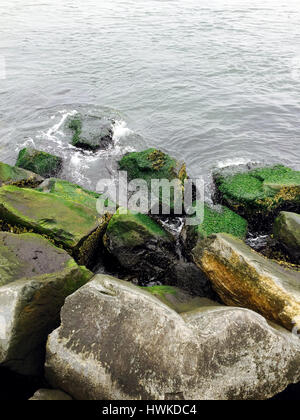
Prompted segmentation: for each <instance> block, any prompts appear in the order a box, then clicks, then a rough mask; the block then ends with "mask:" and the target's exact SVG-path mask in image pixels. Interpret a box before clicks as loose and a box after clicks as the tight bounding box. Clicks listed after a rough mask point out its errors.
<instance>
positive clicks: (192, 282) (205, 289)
mask: <svg viewBox="0 0 300 420" xmlns="http://www.w3.org/2000/svg"><path fill="white" fill-rule="evenodd" d="M162 283H163V284H165V285H170V286H176V287H179V288H180V289H182V290H185V291H187V292H189V293H192V294H193V295H197V296H198V297H206V298H209V299H212V300H218V299H219V298H218V296H217V294H216V292H215V291H214V290H213V288H212V284H211V282H210V281H209V279H208V278H207V276H206V275H205V274H204V273H203V271H202V270H200V269H199V268H198V267H197V266H196V265H195V264H194V263H192V262H185V261H178V262H176V263H175V264H174V265H172V266H171V267H170V268H169V269H168V270H167V271H166V272H165V274H164V277H163V279H162Z"/></svg>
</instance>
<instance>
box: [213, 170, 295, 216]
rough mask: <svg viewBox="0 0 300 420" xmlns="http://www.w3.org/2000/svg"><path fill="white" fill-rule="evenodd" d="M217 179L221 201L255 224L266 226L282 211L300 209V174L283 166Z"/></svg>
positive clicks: (224, 174)
mask: <svg viewBox="0 0 300 420" xmlns="http://www.w3.org/2000/svg"><path fill="white" fill-rule="evenodd" d="M214 179H215V183H216V186H217V189H218V192H219V195H220V197H221V201H222V202H224V203H226V204H227V205H228V206H229V207H230V208H232V209H233V210H234V211H236V212H237V213H239V214H241V215H242V216H244V217H246V218H248V219H249V220H250V221H251V222H252V223H254V224H259V223H261V224H265V223H266V221H267V219H269V218H271V219H273V217H274V215H276V214H277V213H278V212H279V211H280V210H289V209H295V210H296V209H299V208H300V171H294V170H292V169H290V168H287V167H285V166H283V165H275V166H270V167H264V168H258V169H252V170H250V171H247V172H237V173H234V174H228V173H226V172H225V173H222V172H219V173H216V174H215V175H214Z"/></svg>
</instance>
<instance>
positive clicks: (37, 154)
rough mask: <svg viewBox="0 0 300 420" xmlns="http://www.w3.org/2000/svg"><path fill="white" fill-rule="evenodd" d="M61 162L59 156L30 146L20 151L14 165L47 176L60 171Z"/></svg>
mask: <svg viewBox="0 0 300 420" xmlns="http://www.w3.org/2000/svg"><path fill="white" fill-rule="evenodd" d="M62 162H63V160H62V158H61V157H58V156H54V155H50V154H49V153H46V152H41V151H40V150H35V149H32V148H25V149H22V150H21V151H20V153H19V156H18V159H17V163H16V166H18V167H19V168H23V169H27V170H29V171H32V172H35V173H37V174H39V175H41V176H42V177H44V178H48V177H51V176H55V175H57V174H58V173H59V172H60V170H61V168H62Z"/></svg>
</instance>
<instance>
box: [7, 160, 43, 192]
mask: <svg viewBox="0 0 300 420" xmlns="http://www.w3.org/2000/svg"><path fill="white" fill-rule="evenodd" d="M42 181H43V178H42V177H41V176H39V175H37V174H35V173H33V172H30V171H27V170H25V169H22V168H18V167H16V166H10V165H7V164H6V163H2V162H0V187H2V185H18V186H20V187H23V186H34V187H35V186H37V185H38V184H40V183H41V182H42Z"/></svg>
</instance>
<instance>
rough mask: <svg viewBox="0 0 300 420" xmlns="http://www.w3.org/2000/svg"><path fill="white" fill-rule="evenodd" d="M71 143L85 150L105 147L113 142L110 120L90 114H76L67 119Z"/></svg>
mask: <svg viewBox="0 0 300 420" xmlns="http://www.w3.org/2000/svg"><path fill="white" fill-rule="evenodd" d="M68 126H69V128H70V129H71V130H72V131H73V138H72V145H73V146H75V147H79V148H81V149H85V150H92V151H96V150H99V149H107V148H108V147H109V146H111V145H112V144H113V130H112V128H113V126H112V121H109V120H106V119H104V118H99V117H95V116H92V115H84V116H82V115H77V116H76V118H73V119H71V120H69V122H68Z"/></svg>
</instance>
